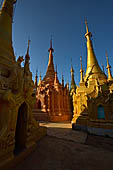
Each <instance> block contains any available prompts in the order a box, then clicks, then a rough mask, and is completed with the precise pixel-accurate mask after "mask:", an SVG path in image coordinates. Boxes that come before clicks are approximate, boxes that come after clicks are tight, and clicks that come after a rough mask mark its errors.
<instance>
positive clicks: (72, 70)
mask: <svg viewBox="0 0 113 170" xmlns="http://www.w3.org/2000/svg"><path fill="white" fill-rule="evenodd" d="M70 72H71V73H72V74H73V73H74V69H73V65H72V58H71V71H70Z"/></svg>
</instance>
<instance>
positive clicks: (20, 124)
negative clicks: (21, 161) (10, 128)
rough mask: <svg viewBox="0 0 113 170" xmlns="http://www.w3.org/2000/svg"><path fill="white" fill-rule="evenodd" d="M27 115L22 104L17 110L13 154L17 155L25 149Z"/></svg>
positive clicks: (26, 110) (25, 107)
mask: <svg viewBox="0 0 113 170" xmlns="http://www.w3.org/2000/svg"><path fill="white" fill-rule="evenodd" d="M27 114H28V107H27V104H26V103H25V102H24V103H22V104H21V106H20V107H19V109H18V115H17V123H16V131H15V149H14V153H15V154H17V153H18V152H21V151H22V150H23V149H24V148H25V142H26V131H27Z"/></svg>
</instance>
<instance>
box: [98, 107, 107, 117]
mask: <svg viewBox="0 0 113 170" xmlns="http://www.w3.org/2000/svg"><path fill="white" fill-rule="evenodd" d="M98 119H105V112H104V107H103V106H102V105H99V106H98Z"/></svg>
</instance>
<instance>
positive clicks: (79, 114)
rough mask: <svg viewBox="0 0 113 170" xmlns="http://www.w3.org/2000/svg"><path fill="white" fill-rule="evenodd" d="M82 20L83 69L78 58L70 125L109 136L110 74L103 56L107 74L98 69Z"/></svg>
mask: <svg viewBox="0 0 113 170" xmlns="http://www.w3.org/2000/svg"><path fill="white" fill-rule="evenodd" d="M85 24H86V34H85V38H86V40H87V69H86V73H85V75H84V74H83V72H84V71H83V68H82V58H81V69H80V75H81V76H80V77H81V78H80V83H79V86H77V88H76V91H75V92H74V93H73V108H74V111H73V112H74V115H73V119H72V128H73V129H79V130H84V131H87V132H89V133H92V134H97V135H104V136H105V135H108V136H111V137H113V78H112V74H111V66H110V64H109V60H108V55H107V54H106V58H107V67H106V68H107V70H108V76H107V75H106V74H105V73H104V71H102V70H101V68H100V66H99V64H98V61H97V59H96V56H95V53H94V49H93V44H92V40H91V36H92V34H91V32H89V29H88V24H87V22H85Z"/></svg>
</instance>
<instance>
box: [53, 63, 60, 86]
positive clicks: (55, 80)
mask: <svg viewBox="0 0 113 170" xmlns="http://www.w3.org/2000/svg"><path fill="white" fill-rule="evenodd" d="M57 83H59V81H58V77H57V65H56V71H55V79H54V84H57Z"/></svg>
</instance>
